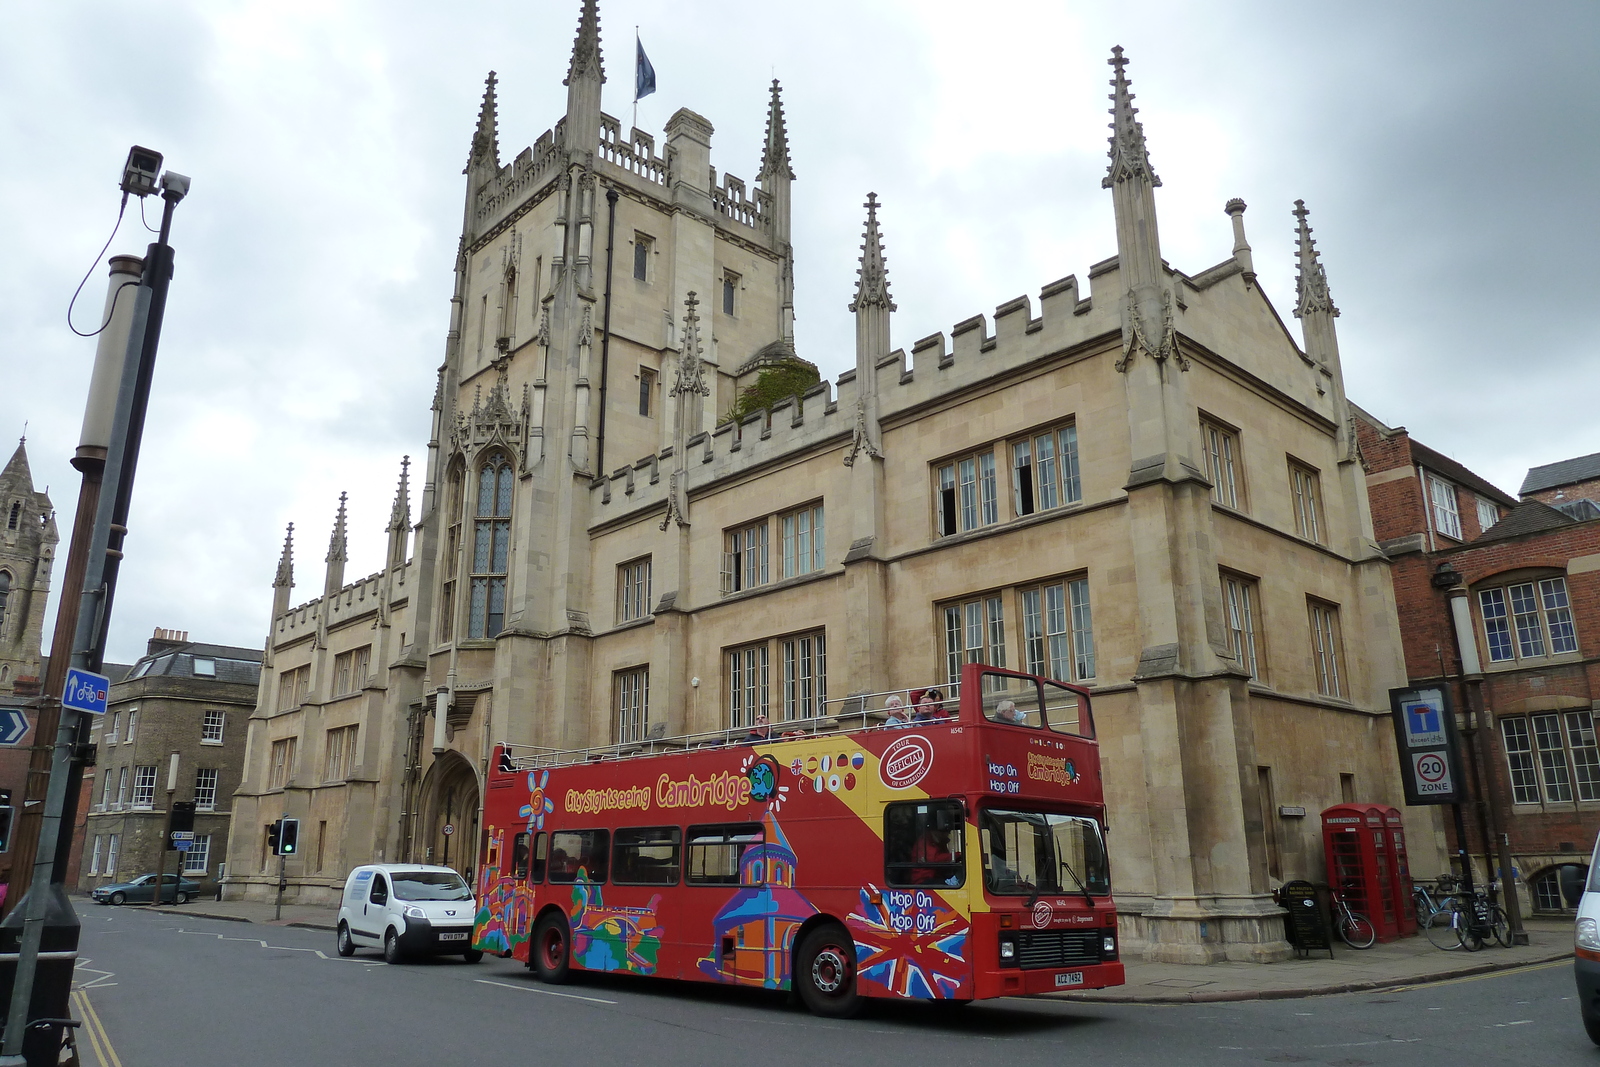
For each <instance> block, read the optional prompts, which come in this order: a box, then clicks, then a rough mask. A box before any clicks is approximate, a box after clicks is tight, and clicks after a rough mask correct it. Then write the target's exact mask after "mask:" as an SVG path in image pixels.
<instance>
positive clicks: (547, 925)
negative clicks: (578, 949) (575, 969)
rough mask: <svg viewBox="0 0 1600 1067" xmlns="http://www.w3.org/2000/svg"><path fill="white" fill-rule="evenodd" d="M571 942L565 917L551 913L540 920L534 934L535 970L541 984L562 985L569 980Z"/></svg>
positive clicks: (533, 955)
mask: <svg viewBox="0 0 1600 1067" xmlns="http://www.w3.org/2000/svg"><path fill="white" fill-rule="evenodd" d="M569 945H570V942H569V939H568V936H567V920H566V918H565V917H563V916H561V915H559V914H557V913H555V912H551V913H550V914H548V915H546V916H545V917H544V918H542V919H540V920H539V926H538V928H537V929H536V930H535V931H534V934H533V951H532V952H531V953H530V955H531V956H532V957H533V969H534V971H535V972H536V973H537V974H538V975H539V980H540V981H541V982H549V983H550V984H551V985H560V984H561V983H563V982H565V981H566V980H567V968H568V964H569V962H570V960H569V957H570V947H569Z"/></svg>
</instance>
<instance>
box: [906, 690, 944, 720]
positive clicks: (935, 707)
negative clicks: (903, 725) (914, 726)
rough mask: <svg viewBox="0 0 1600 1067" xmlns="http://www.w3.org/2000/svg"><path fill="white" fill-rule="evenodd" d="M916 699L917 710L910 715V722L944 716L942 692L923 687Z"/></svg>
mask: <svg viewBox="0 0 1600 1067" xmlns="http://www.w3.org/2000/svg"><path fill="white" fill-rule="evenodd" d="M916 700H917V711H916V714H914V715H912V716H911V721H912V722H933V721H935V720H937V719H942V718H944V716H945V711H944V694H943V693H941V692H939V690H937V689H924V690H923V691H922V693H921V695H919V696H918V697H917V698H916Z"/></svg>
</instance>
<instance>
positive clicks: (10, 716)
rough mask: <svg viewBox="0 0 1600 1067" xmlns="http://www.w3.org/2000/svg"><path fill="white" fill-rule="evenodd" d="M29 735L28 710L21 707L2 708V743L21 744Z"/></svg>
mask: <svg viewBox="0 0 1600 1067" xmlns="http://www.w3.org/2000/svg"><path fill="white" fill-rule="evenodd" d="M27 736H28V715H27V712H25V711H23V710H22V709H21V708H0V745H20V744H22V739H23V738H25V737H27Z"/></svg>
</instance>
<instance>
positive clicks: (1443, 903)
mask: <svg viewBox="0 0 1600 1067" xmlns="http://www.w3.org/2000/svg"><path fill="white" fill-rule="evenodd" d="M1460 886H1461V880H1460V879H1459V878H1457V877H1456V876H1455V875H1452V874H1446V875H1443V876H1441V877H1440V879H1439V881H1438V883H1437V884H1436V886H1434V887H1433V888H1432V889H1431V890H1430V889H1429V887H1428V886H1427V885H1426V884H1425V883H1423V882H1413V883H1411V900H1412V904H1413V905H1414V906H1415V908H1416V912H1417V925H1418V926H1420V927H1422V928H1423V929H1424V930H1426V929H1427V928H1428V921H1429V920H1430V919H1432V918H1433V917H1434V916H1435V915H1437V914H1438V913H1439V912H1441V911H1443V910H1444V909H1445V908H1446V907H1447V906H1448V901H1447V898H1448V897H1449V896H1450V894H1451V893H1454V892H1455V891H1456V890H1457V889H1459V888H1460ZM1435 894H1437V895H1435Z"/></svg>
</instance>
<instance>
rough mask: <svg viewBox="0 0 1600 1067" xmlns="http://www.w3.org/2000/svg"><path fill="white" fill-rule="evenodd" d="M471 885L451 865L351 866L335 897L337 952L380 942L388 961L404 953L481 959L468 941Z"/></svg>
mask: <svg viewBox="0 0 1600 1067" xmlns="http://www.w3.org/2000/svg"><path fill="white" fill-rule="evenodd" d="M477 910H478V905H477V901H475V900H473V899H472V889H471V888H470V887H469V886H468V885H467V883H466V882H464V881H462V879H461V876H460V875H459V874H457V873H456V872H455V871H453V870H451V869H450V868H449V867H429V866H426V865H424V864H421V863H369V864H367V865H366V866H364V867H357V868H356V869H355V870H353V871H351V872H350V877H349V878H347V879H346V880H345V883H344V896H343V898H341V899H340V901H339V955H341V956H349V955H352V954H354V953H355V950H356V949H357V948H381V949H383V958H384V960H386V961H387V962H389V963H399V962H400V961H402V960H404V959H405V958H406V957H407V956H412V955H435V956H449V955H459V956H464V957H465V958H466V961H467V962H468V963H477V962H478V961H479V960H481V959H483V953H482V952H480V951H479V950H477V949H475V948H473V947H472V922H473V917H474V916H475V914H476V913H477Z"/></svg>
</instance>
